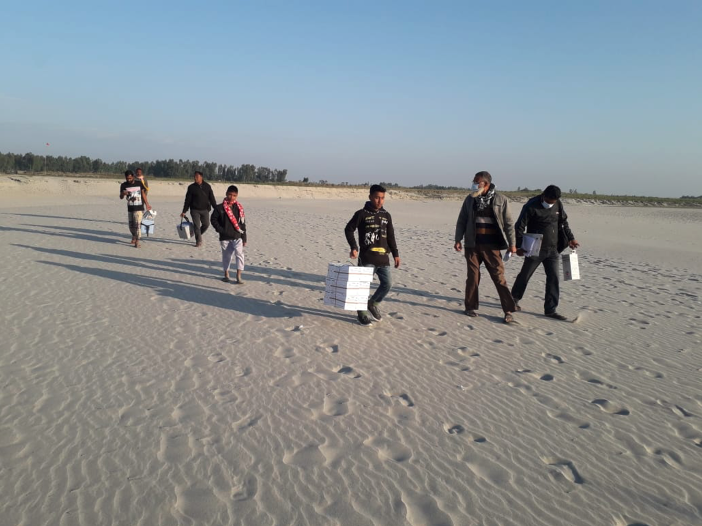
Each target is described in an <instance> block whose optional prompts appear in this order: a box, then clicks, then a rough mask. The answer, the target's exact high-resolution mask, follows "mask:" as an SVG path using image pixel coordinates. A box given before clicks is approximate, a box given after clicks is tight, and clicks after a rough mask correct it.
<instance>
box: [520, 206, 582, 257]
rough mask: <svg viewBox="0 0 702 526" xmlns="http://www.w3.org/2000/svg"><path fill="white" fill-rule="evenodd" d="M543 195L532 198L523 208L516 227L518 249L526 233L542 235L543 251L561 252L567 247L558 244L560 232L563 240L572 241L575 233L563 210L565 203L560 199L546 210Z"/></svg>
mask: <svg viewBox="0 0 702 526" xmlns="http://www.w3.org/2000/svg"><path fill="white" fill-rule="evenodd" d="M542 200H543V195H537V196H536V197H532V198H531V199H529V201H527V202H526V204H525V205H524V206H523V207H522V212H521V213H520V214H519V219H517V223H516V224H515V225H514V230H515V233H516V236H517V248H521V247H522V237H523V236H524V233H525V232H528V233H530V234H542V235H543V236H544V237H543V239H542V240H541V250H542V251H550V250H556V249H558V251H559V252H560V251H561V250H563V249H564V248H565V247H564V246H560V245H562V243H561V244H559V243H558V238H559V232H560V234H561V237H562V238H563V239H567V240H568V241H572V240H573V239H575V236H574V235H573V232H571V231H570V226H568V216H567V215H566V213H565V210H564V209H563V203H561V200H560V199H559V200H558V201H556V204H555V205H554V206H552V207H551V208H544V207H543V206H542V205H541V201H542Z"/></svg>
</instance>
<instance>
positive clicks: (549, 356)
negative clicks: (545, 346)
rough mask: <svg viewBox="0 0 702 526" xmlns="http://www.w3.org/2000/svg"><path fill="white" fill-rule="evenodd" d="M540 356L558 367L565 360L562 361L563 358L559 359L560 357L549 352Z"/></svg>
mask: <svg viewBox="0 0 702 526" xmlns="http://www.w3.org/2000/svg"><path fill="white" fill-rule="evenodd" d="M541 356H543V357H544V358H546V359H547V360H548V361H550V362H552V363H557V364H558V365H560V364H562V363H565V360H563V358H561V357H560V356H557V355H555V354H551V353H549V352H544V353H541Z"/></svg>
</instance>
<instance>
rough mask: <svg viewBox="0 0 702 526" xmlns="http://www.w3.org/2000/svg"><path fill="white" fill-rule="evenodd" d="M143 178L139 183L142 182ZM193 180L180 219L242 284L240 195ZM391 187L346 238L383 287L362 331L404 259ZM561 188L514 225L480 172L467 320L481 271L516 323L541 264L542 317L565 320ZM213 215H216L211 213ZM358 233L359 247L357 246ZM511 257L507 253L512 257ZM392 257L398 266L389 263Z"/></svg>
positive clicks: (467, 204) (128, 176) (471, 215)
mask: <svg viewBox="0 0 702 526" xmlns="http://www.w3.org/2000/svg"><path fill="white" fill-rule="evenodd" d="M140 172H141V169H137V177H135V176H134V173H133V172H132V171H131V170H127V171H126V172H125V182H124V183H122V185H121V187H120V199H124V198H125V197H126V198H127V210H128V215H129V229H130V231H131V233H132V244H133V245H134V246H136V247H139V246H140V238H141V230H140V223H141V219H142V215H143V213H144V210H145V209H146V210H151V205H149V202H148V198H147V194H148V186H147V183H146V181H145V180H144V179H143V175H141V174H140ZM139 175H141V177H139ZM193 179H194V182H193V183H192V184H191V185H190V186H188V189H187V192H186V195H185V202H184V203H183V211H182V213H181V217H185V215H186V214H187V213H188V212H190V214H191V215H192V218H193V227H194V233H195V246H196V247H201V246H202V235H203V234H204V233H205V232H206V231H207V229H208V228H209V226H210V225H212V227H213V228H214V229H215V230H216V231H217V232H218V234H219V241H220V248H221V250H222V269H223V271H224V278H223V279H222V281H224V282H230V281H232V280H231V279H230V277H229V269H230V266H231V264H232V261H233V260H236V281H235V282H236V283H237V284H241V283H243V281H242V277H241V273H242V271H243V270H244V247H245V246H246V241H247V237H246V216H245V214H244V208H243V206H242V205H241V203H239V201H238V194H239V190H238V189H237V187H236V186H234V185H232V186H230V187H229V188H227V194H226V197H225V199H224V201H223V202H222V203H219V204H218V203H217V201H216V199H215V197H214V193H213V191H212V187H211V186H210V185H209V184H208V183H207V182H205V181H204V180H203V177H202V173H201V172H195V174H194V176H193ZM385 194H386V189H385V188H384V187H383V186H381V185H379V184H374V185H372V186H371V187H370V193H369V196H368V202H366V204H365V206H364V207H363V208H362V209H360V210H358V211H357V212H356V213H355V214H354V215H353V217H352V218H351V220H350V221H349V222H348V223H347V224H346V228H345V229H344V233H345V236H346V240H347V242H348V244H349V247H350V249H351V251H350V253H349V256H350V257H351V258H353V259H356V258H358V265H359V266H364V267H373V269H374V274H377V276H378V279H379V281H380V284H379V286H378V288H377V289H376V290H375V292H374V293H373V295H372V296H371V298H370V299H369V300H368V308H367V310H363V311H358V313H357V317H358V321H359V323H360V324H361V325H370V324H371V323H372V322H373V320H377V321H379V320H381V318H382V313H381V312H380V304H381V303H382V301H383V299H385V297H386V296H387V294H388V292H390V289H391V288H392V272H391V269H392V267H395V268H399V267H400V256H399V251H398V249H397V242H396V240H395V229H394V226H393V223H392V217H391V216H390V213H389V212H388V211H387V210H385V208H384V203H385ZM560 197H561V190H560V189H559V188H558V187H557V186H554V185H550V186H548V187H546V189H545V190H544V191H543V192H542V193H541V194H540V195H538V196H536V197H533V198H532V199H530V200H529V201H528V202H527V203H526V204H525V205H524V206H523V207H522V211H521V213H520V215H519V218H518V219H517V222H516V224H515V223H514V222H513V221H512V217H511V215H510V212H509V200H508V199H507V197H505V196H504V195H502V194H501V193H499V192H497V191H496V189H495V185H494V183H493V182H492V176H491V175H490V173H489V172H485V171H482V172H478V173H477V174H475V177H474V178H473V184H472V187H471V193H470V194H469V195H468V196H467V197H466V198H465V200H464V201H463V205H462V206H461V210H460V213H459V215H458V220H457V221H456V230H455V234H454V249H455V250H456V251H458V252H460V251H462V250H463V251H464V254H465V258H466V263H467V277H466V290H465V299H464V306H465V310H464V312H465V314H466V315H467V316H470V317H476V316H478V308H479V304H480V301H479V294H478V288H479V285H480V266H481V265H485V268H486V269H487V271H488V274H489V275H490V278H491V279H492V281H493V283H494V284H495V288H496V289H497V294H498V296H499V298H500V304H501V306H502V310H503V312H504V321H505V323H512V322H513V321H514V318H513V314H514V313H515V312H517V311H520V310H521V307H520V306H519V301H520V300H521V299H522V298H523V297H524V292H525V291H526V288H527V284H528V283H529V279H530V278H531V277H532V275H533V274H534V272H535V271H536V269H537V268H538V267H539V266H540V265H543V267H544V271H545V273H546V296H545V300H544V315H545V316H547V317H549V318H553V319H556V320H566V319H567V318H566V317H565V316H563V315H561V314H560V313H558V312H557V307H558V301H559V295H560V291H559V277H558V259H559V253H560V252H561V251H563V250H564V249H565V248H566V247H568V246H569V247H570V248H572V249H575V248H577V247H578V246H580V244H579V243H578V242H577V241H576V240H575V236H574V235H573V233H572V232H571V230H570V227H569V225H568V216H567V215H566V213H565V210H564V209H563V204H562V203H561V200H560ZM210 211H212V213H211V215H210ZM526 233H533V234H541V236H542V241H541V250H540V252H539V253H538V254H531V255H530V257H525V259H524V263H523V265H522V269H521V271H520V272H519V275H518V276H517V279H516V280H515V283H514V285H513V286H512V289H511V290H510V289H509V287H508V286H507V281H506V280H505V272H504V262H503V256H502V254H501V252H500V251H502V250H506V251H507V253H508V256H507V257H509V256H512V255H517V256H524V255H525V252H524V250H523V249H522V240H523V238H524V235H525V234H526ZM356 234H357V235H358V242H357V241H356ZM507 253H506V254H507ZM391 257H392V260H391V259H390V258H391Z"/></svg>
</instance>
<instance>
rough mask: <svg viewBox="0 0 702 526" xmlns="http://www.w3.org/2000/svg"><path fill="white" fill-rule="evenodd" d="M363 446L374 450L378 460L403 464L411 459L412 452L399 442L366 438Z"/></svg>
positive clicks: (379, 438) (380, 438)
mask: <svg viewBox="0 0 702 526" xmlns="http://www.w3.org/2000/svg"><path fill="white" fill-rule="evenodd" d="M363 445H365V446H368V447H370V448H372V449H375V451H376V453H377V454H378V458H380V460H392V461H395V462H404V461H406V460H409V459H410V458H412V450H411V449H410V448H408V447H407V446H405V445H404V444H401V443H399V442H393V441H392V440H389V439H387V438H383V437H373V438H368V439H366V440H365V441H364V442H363Z"/></svg>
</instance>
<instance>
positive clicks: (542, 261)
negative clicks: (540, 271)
mask: <svg viewBox="0 0 702 526" xmlns="http://www.w3.org/2000/svg"><path fill="white" fill-rule="evenodd" d="M539 265H543V266H544V271H545V272H546V298H545V299H544V313H545V314H552V313H554V312H556V308H557V307H558V297H559V295H560V290H559V283H558V252H557V251H556V250H546V251H541V252H540V253H539V255H538V256H535V257H530V258H524V264H523V265H522V270H520V271H519V275H518V276H517V279H516V280H515V282H514V286H513V287H512V297H513V298H514V299H515V300H516V301H519V300H521V299H522V298H523V297H524V291H526V288H527V284H528V283H529V280H530V279H531V276H532V275H533V274H534V271H536V269H537V268H539Z"/></svg>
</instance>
